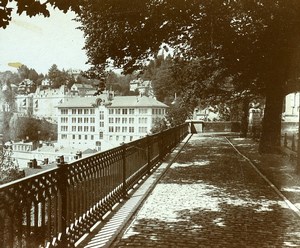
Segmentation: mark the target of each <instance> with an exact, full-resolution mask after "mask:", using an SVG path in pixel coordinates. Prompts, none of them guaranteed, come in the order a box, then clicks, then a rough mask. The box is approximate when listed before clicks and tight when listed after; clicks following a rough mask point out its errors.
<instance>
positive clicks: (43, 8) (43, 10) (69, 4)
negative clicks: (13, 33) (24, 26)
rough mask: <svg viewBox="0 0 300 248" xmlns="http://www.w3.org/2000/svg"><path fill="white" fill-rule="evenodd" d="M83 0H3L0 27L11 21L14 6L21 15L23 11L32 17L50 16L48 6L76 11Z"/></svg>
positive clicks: (4, 26)
mask: <svg viewBox="0 0 300 248" xmlns="http://www.w3.org/2000/svg"><path fill="white" fill-rule="evenodd" d="M11 2H13V3H14V4H15V5H16V7H12V6H13V5H11ZM83 2H84V1H81V0H67V1H59V0H48V1H36V0H26V1H24V0H10V1H7V0H4V1H0V28H6V27H7V25H9V22H10V21H11V14H12V11H13V9H14V8H16V12H17V14H19V15H21V14H22V13H25V14H26V15H28V16H30V17H32V16H35V15H40V14H42V15H44V16H45V17H49V16H50V12H49V8H50V7H51V6H52V7H54V8H58V9H60V10H62V11H63V12H64V13H66V12H67V11H68V10H73V11H75V12H76V13H77V12H79V11H80V5H81V4H82V3H83Z"/></svg>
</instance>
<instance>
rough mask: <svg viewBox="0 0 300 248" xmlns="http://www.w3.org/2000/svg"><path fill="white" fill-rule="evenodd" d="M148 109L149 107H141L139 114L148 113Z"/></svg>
mask: <svg viewBox="0 0 300 248" xmlns="http://www.w3.org/2000/svg"><path fill="white" fill-rule="evenodd" d="M147 110H148V109H145V108H140V109H139V114H147Z"/></svg>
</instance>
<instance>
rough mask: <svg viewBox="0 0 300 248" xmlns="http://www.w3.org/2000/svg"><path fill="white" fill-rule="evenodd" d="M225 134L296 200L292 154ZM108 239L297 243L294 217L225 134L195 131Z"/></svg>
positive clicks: (299, 227) (150, 243)
mask: <svg viewBox="0 0 300 248" xmlns="http://www.w3.org/2000/svg"><path fill="white" fill-rule="evenodd" d="M230 140H231V142H233V143H234V144H235V145H236V146H237V147H238V149H239V150H240V151H241V152H242V153H244V154H245V155H246V156H249V158H251V159H252V160H253V161H254V163H255V164H256V165H257V166H258V167H259V168H260V169H261V170H262V172H263V173H266V174H267V176H268V177H269V176H270V180H271V181H272V182H273V181H274V182H273V183H274V184H275V185H276V186H277V187H278V188H279V189H281V190H282V191H283V192H284V193H288V194H289V197H291V198H292V201H293V202H294V203H295V204H296V205H297V204H298V202H300V201H299V200H300V198H299V191H300V188H299V186H300V185H299V178H298V176H295V171H294V169H295V168H294V166H295V165H293V162H292V161H288V158H285V157H282V156H281V157H276V156H270V155H268V156H261V155H259V154H258V153H257V152H256V151H257V144H256V143H255V142H254V141H252V140H250V139H238V138H236V139H234V138H231V139H230ZM279 158H280V159H279ZM286 162H288V163H289V164H288V165H286ZM111 247H300V219H299V218H298V217H297V216H296V215H295V214H294V213H293V211H291V210H290V209H289V208H288V207H287V205H286V204H285V202H284V201H283V200H282V199H281V198H280V197H279V196H278V194H276V193H275V191H274V190H273V189H272V188H271V187H270V185H268V184H267V183H266V182H265V181H264V180H263V179H262V178H261V177H260V176H259V175H258V174H257V172H256V171H255V170H254V169H253V168H252V166H251V165H249V163H248V162H247V161H245V160H244V159H243V158H242V157H241V156H240V155H239V154H238V153H237V152H236V151H235V150H234V149H233V148H232V147H231V146H230V144H229V143H228V141H227V140H226V139H225V138H224V137H201V136H200V135H194V136H193V137H192V138H191V140H190V141H189V143H188V144H187V146H186V147H185V148H184V150H183V151H182V152H181V153H180V155H179V157H178V158H177V160H176V161H175V163H173V164H172V166H171V167H170V169H169V170H168V171H167V173H166V174H165V176H164V177H163V178H162V179H161V180H160V181H159V183H158V184H157V185H156V187H155V189H154V190H153V191H152V194H151V195H150V196H149V197H148V198H147V200H146V201H145V203H144V204H143V206H142V207H141V208H140V210H139V211H138V212H137V214H136V215H135V218H134V220H133V221H132V222H131V223H130V225H128V227H127V229H126V230H125V231H124V233H123V235H121V236H120V238H118V239H117V240H116V241H115V242H114V243H113V244H112V245H111Z"/></svg>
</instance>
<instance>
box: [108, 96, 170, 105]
mask: <svg viewBox="0 0 300 248" xmlns="http://www.w3.org/2000/svg"><path fill="white" fill-rule="evenodd" d="M109 107H110V108H117V107H135V108H140V107H156V108H168V106H167V105H166V104H164V103H162V102H160V101H157V100H156V99H155V98H153V97H147V96H142V97H140V96H116V97H114V99H113V101H112V104H111V105H110V106H109Z"/></svg>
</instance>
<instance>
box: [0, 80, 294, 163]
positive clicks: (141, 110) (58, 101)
mask: <svg viewBox="0 0 300 248" xmlns="http://www.w3.org/2000/svg"><path fill="white" fill-rule="evenodd" d="M31 84H32V82H31V81H30V80H28V79H27V80H24V81H22V82H21V83H20V84H19V85H18V87H16V86H15V87H16V88H17V90H16V92H17V94H16V95H15V111H14V115H15V116H16V117H33V118H35V119H43V120H46V121H48V122H50V123H53V124H55V125H56V127H57V130H56V131H57V134H56V135H57V137H53V138H54V139H52V141H48V140H43V139H42V138H39V137H38V140H31V137H29V136H27V140H11V141H10V142H11V145H12V149H13V155H12V157H13V158H14V159H15V160H16V162H17V163H18V164H19V166H20V168H26V167H28V166H32V165H31V163H32V160H35V161H37V164H39V165H45V164H49V163H53V162H55V160H56V158H57V156H58V154H59V155H62V156H64V157H65V160H66V162H71V161H74V160H75V159H78V158H80V157H85V156H88V155H91V154H93V153H95V152H100V151H105V150H108V149H111V148H114V147H117V146H119V145H120V144H122V143H124V142H130V141H133V140H136V139H139V138H142V137H145V136H146V135H148V134H151V130H152V128H153V127H154V126H155V125H156V124H158V123H160V122H161V121H162V120H165V119H166V113H167V111H168V108H169V106H168V105H166V104H165V103H162V102H160V101H158V100H156V97H155V94H154V91H153V87H152V85H151V81H143V80H142V79H134V80H131V81H130V85H129V87H130V91H131V92H137V93H138V94H137V95H132V96H123V95H122V96H120V95H115V92H114V91H110V90H104V91H103V92H102V93H101V94H99V95H97V96H95V91H96V90H95V89H94V87H93V86H92V85H90V84H84V83H74V84H73V85H71V87H70V88H68V87H67V86H66V85H65V84H64V83H62V85H61V86H60V87H59V88H57V89H53V88H51V87H49V85H50V84H49V82H47V81H44V82H43V83H42V85H41V86H38V87H37V88H36V90H35V92H33V93H26V92H27V88H28V87H30V86H31ZM2 89H3V90H5V89H6V85H5V83H2ZM299 104H300V103H299V93H291V94H289V95H287V96H286V98H285V104H284V111H283V113H282V121H283V122H286V123H295V124H296V123H297V121H298V116H299V111H298V108H299V107H298V106H299ZM252 109H253V110H251V108H249V130H250V129H251V128H252V126H253V125H254V122H255V121H257V120H258V122H259V123H260V122H261V119H262V116H263V113H262V111H263V107H261V106H259V107H258V108H252ZM255 109H257V110H259V111H258V112H257V110H255ZM1 110H2V112H6V111H9V106H8V103H7V102H2V108H1ZM190 119H194V120H202V121H212V120H218V119H219V118H218V112H217V111H215V110H214V108H213V107H212V106H210V107H207V108H202V109H199V108H195V109H194V113H193V115H192V116H190ZM295 127H296V125H294V126H293V125H289V126H288V128H287V129H288V131H291V132H292V131H295V130H294V129H295ZM38 133H40V131H38Z"/></svg>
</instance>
